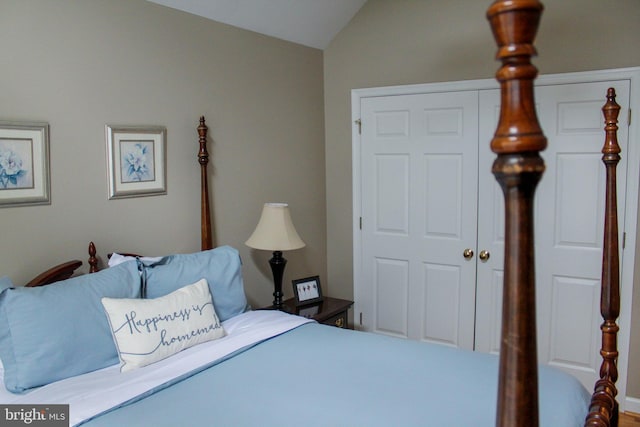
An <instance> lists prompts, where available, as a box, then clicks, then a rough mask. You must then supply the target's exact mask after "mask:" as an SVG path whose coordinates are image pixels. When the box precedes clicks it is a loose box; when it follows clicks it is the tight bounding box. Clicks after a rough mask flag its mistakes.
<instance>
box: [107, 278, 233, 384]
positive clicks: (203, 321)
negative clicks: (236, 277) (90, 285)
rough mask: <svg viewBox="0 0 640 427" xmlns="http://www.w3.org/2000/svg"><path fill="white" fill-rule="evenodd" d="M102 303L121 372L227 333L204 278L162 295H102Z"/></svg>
mask: <svg viewBox="0 0 640 427" xmlns="http://www.w3.org/2000/svg"><path fill="white" fill-rule="evenodd" d="M102 305H103V306H104V309H105V311H106V313H107V318H108V320H109V324H110V325H111V333H112V334H113V339H114V341H115V344H116V347H117V349H118V356H119V357H120V361H121V365H120V371H121V372H125V371H130V370H133V369H136V368H140V367H142V366H146V365H149V364H151V363H154V362H157V361H159V360H162V359H165V358H167V357H169V356H171V355H172V354H175V353H178V352H180V351H182V350H184V349H186V348H189V347H192V346H194V345H196V344H200V343H203V342H205V341H211V340H214V339H217V338H221V337H223V336H224V335H225V331H224V329H223V328H222V325H221V324H220V320H218V315H217V314H216V312H215V310H214V308H213V303H212V301H211V293H210V292H209V286H208V284H207V281H206V280H205V279H202V280H200V281H198V282H196V283H194V284H192V285H188V286H185V287H183V288H180V289H178V290H176V291H174V292H172V293H170V294H168V295H165V296H163V297H160V298H155V299H130V298H124V299H117V298H102Z"/></svg>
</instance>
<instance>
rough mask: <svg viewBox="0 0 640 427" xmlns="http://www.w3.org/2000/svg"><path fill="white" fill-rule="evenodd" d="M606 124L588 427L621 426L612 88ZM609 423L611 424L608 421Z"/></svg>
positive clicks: (615, 111) (616, 158)
mask: <svg viewBox="0 0 640 427" xmlns="http://www.w3.org/2000/svg"><path fill="white" fill-rule="evenodd" d="M602 113H603V114H604V119H605V120H604V121H605V127H604V130H605V142H604V146H603V147H602V162H603V163H604V165H605V168H606V171H607V176H606V195H605V198H606V202H605V216H604V241H603V248H602V283H601V290H600V313H601V314H602V318H603V319H604V323H602V326H600V329H601V330H602V349H601V350H600V354H601V355H602V365H601V366H600V379H599V380H598V381H597V382H596V385H595V388H594V392H593V395H592V397H591V406H590V407H589V415H588V416H587V419H586V423H585V425H586V426H599V427H610V426H613V427H615V426H617V425H618V403H617V402H616V394H618V390H617V389H616V384H615V383H616V381H617V380H618V367H617V360H618V343H617V334H618V329H619V327H618V325H617V324H616V319H617V318H618V316H619V314H620V266H619V254H618V208H617V206H618V201H617V195H616V187H617V183H616V167H617V166H618V162H619V161H620V151H621V149H620V146H619V145H618V136H617V131H618V124H617V123H618V114H619V113H620V106H619V105H618V104H617V103H616V91H615V89H613V88H609V90H608V91H607V102H606V104H605V105H604V106H603V107H602ZM609 420H610V421H609Z"/></svg>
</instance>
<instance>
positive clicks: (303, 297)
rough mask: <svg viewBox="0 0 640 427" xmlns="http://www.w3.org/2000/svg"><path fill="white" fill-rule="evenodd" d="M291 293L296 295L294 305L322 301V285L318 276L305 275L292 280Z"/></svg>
mask: <svg viewBox="0 0 640 427" xmlns="http://www.w3.org/2000/svg"><path fill="white" fill-rule="evenodd" d="M292 283H293V293H294V294H295V297H296V306H300V305H308V304H314V303H317V302H321V301H322V287H321V286H320V276H312V277H306V278H304V279H297V280H293V281H292Z"/></svg>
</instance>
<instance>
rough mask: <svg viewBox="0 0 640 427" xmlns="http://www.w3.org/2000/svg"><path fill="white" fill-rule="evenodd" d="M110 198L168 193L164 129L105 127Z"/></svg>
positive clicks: (150, 127) (165, 134)
mask: <svg viewBox="0 0 640 427" xmlns="http://www.w3.org/2000/svg"><path fill="white" fill-rule="evenodd" d="M106 134H107V163H108V171H109V199H121V198H126V197H140V196H157V195H160V194H167V167H166V166H167V158H166V150H167V138H166V136H167V129H166V128H165V127H163V126H116V125H107V126H106Z"/></svg>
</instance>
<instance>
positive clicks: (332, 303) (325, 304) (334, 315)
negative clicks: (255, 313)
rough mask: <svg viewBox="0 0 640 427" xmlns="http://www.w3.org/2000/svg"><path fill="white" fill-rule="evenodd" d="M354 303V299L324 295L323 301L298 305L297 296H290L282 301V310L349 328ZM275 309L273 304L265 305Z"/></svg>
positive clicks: (319, 321)
mask: <svg viewBox="0 0 640 427" xmlns="http://www.w3.org/2000/svg"><path fill="white" fill-rule="evenodd" d="M352 305H353V301H348V300H344V299H338V298H331V297H324V298H323V300H322V302H319V303H317V304H310V305H303V306H299V307H296V300H295V298H289V299H288V300H285V301H283V302H282V307H281V308H280V310H281V311H284V312H285V313H290V314H297V315H298V316H302V317H306V318H308V319H313V320H315V321H316V322H318V323H323V324H325V325H331V326H336V327H338V328H344V329H348V328H349V316H348V312H349V308H350V307H351V306H352ZM265 308H266V309H270V310H273V306H270V307H265Z"/></svg>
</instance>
